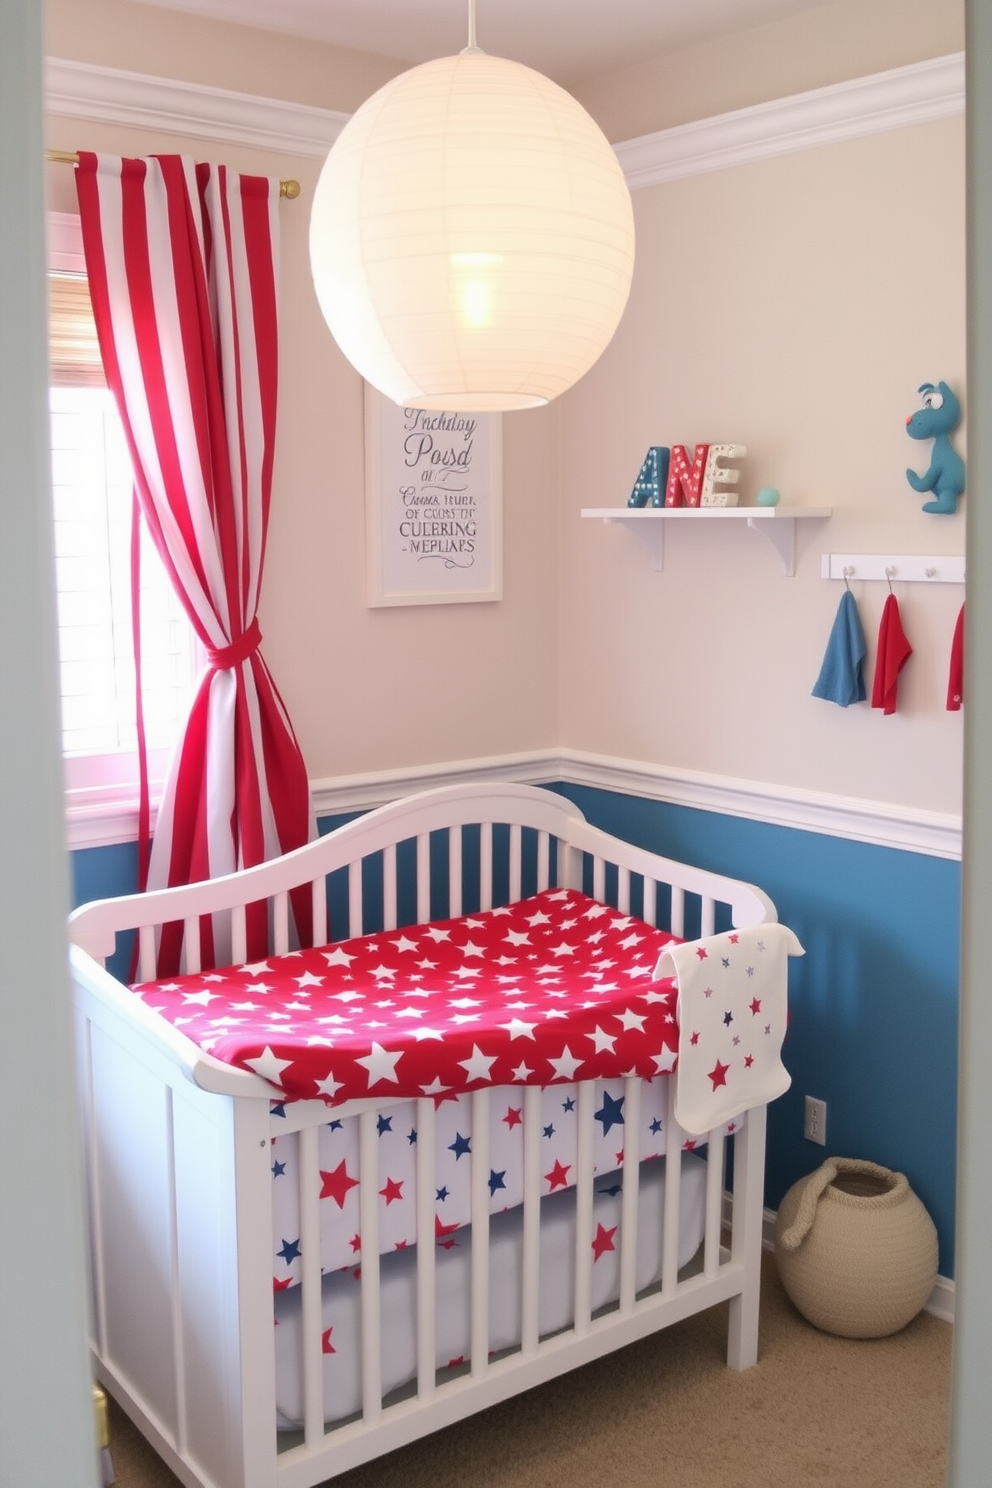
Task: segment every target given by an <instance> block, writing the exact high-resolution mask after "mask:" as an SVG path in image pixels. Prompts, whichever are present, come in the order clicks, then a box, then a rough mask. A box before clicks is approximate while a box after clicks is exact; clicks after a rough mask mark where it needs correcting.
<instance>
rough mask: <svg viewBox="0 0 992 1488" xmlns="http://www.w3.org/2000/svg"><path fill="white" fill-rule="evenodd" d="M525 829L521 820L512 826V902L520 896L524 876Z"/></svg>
mask: <svg viewBox="0 0 992 1488" xmlns="http://www.w3.org/2000/svg"><path fill="white" fill-rule="evenodd" d="M522 844H523V830H522V828H521V826H520V823H519V822H513V823H512V825H511V826H510V903H511V904H515V903H516V902H517V901H518V900H519V899H520V898H522V894H521V882H522V878H523V845H522Z"/></svg>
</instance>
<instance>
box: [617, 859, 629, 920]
mask: <svg viewBox="0 0 992 1488" xmlns="http://www.w3.org/2000/svg"><path fill="white" fill-rule="evenodd" d="M617 908H618V909H619V911H620V913H621V914H630V869H629V868H618V869H617Z"/></svg>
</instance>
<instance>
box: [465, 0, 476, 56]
mask: <svg viewBox="0 0 992 1488" xmlns="http://www.w3.org/2000/svg"><path fill="white" fill-rule="evenodd" d="M478 50H479V48H478V46H477V45H476V41H475V0H468V46H467V47H464V48H463V55H464V53H465V52H477V51H478Z"/></svg>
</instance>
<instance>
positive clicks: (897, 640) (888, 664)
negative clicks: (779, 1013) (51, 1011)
mask: <svg viewBox="0 0 992 1488" xmlns="http://www.w3.org/2000/svg"><path fill="white" fill-rule="evenodd" d="M912 654H913V648H912V646H911V645H910V644H909V642H908V641H907V639H906V633H905V631H904V630H903V628H902V620H901V618H900V616H899V602H898V600H897V599H896V597H895V595H894V594H890V595H889V597H888V599H887V600H886V601H885V605H884V607H883V609H882V623H881V624H880V626H879V627H878V655H877V657H876V659H875V680H874V684H873V686H872V690H871V705H872V707H873V708H881V709H882V710H883V711H884V712H885V713H894V712H895V711H896V693H897V690H898V685H899V673H900V672H901V671H902V669H903V667H904V666H905V665H906V663H907V661H908V660H909V658H910V657H911V656H912Z"/></svg>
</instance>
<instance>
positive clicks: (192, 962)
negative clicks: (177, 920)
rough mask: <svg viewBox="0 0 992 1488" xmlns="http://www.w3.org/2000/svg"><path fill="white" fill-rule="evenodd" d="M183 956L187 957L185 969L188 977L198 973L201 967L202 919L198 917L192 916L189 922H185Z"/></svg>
mask: <svg viewBox="0 0 992 1488" xmlns="http://www.w3.org/2000/svg"><path fill="white" fill-rule="evenodd" d="M183 954H184V956H185V958H186V959H185V963H184V969H185V971H186V974H187V975H191V974H193V973H195V972H198V971H199V970H200V967H201V964H202V963H201V961H200V919H199V916H198V915H191V916H190V918H189V919H188V920H184V921H183Z"/></svg>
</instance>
